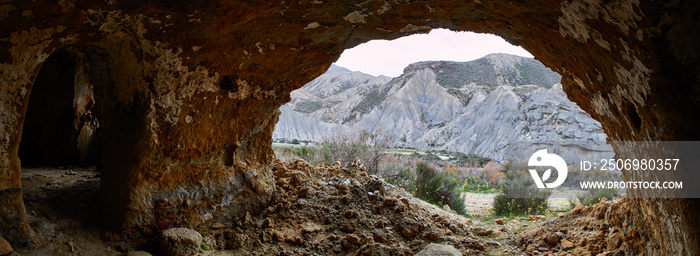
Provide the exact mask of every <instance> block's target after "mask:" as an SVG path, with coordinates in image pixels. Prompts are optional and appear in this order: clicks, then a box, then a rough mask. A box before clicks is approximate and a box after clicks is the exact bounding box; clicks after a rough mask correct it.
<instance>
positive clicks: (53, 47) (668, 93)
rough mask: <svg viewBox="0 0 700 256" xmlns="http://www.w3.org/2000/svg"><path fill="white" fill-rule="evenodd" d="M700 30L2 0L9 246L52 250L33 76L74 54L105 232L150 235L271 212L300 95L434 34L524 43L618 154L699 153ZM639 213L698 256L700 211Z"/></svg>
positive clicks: (443, 9)
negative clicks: (39, 178)
mask: <svg viewBox="0 0 700 256" xmlns="http://www.w3.org/2000/svg"><path fill="white" fill-rule="evenodd" d="M699 17H700V15H698V7H697V5H694V4H693V3H692V1H678V2H671V3H665V2H657V1H650V0H625V1H599V0H562V1H558V0H549V1H519V2H507V1H473V2H464V1H430V2H427V1H398V0H397V1H382V0H370V1H356V2H345V1H317V0H314V1H295V2H290V3H287V2H282V1H280V2H261V1H222V2H217V1H206V2H201V1H200V2H189V1H168V2H163V1H145V2H144V1H133V0H121V1H106V2H98V1H80V0H67V1H58V2H56V1H40V0H38V1H3V2H2V3H1V4H0V21H1V22H2V23H3V28H2V29H1V30H0V73H2V76H0V135H1V136H0V195H1V197H0V198H2V199H0V204H1V205H0V235H2V236H3V237H5V238H8V240H11V241H12V243H13V245H15V246H17V245H31V244H34V243H36V242H37V241H39V240H38V238H37V237H36V236H35V235H34V234H33V232H32V231H31V229H30V228H29V226H28V218H27V215H26V213H25V210H24V206H23V203H22V190H21V184H20V159H19V158H18V155H17V151H18V147H19V144H20V141H21V140H22V130H23V121H24V114H25V112H26V110H27V106H28V104H30V103H29V102H28V99H29V95H30V94H31V93H34V92H33V91H32V89H33V82H34V79H35V78H36V76H37V74H38V73H39V70H40V69H41V68H42V63H44V61H45V60H46V59H47V58H48V57H49V55H51V54H52V53H54V52H55V51H57V50H59V49H62V50H66V51H70V52H73V53H74V54H79V55H83V56H84V57H85V63H86V66H87V67H88V70H89V71H88V72H87V74H88V75H89V81H90V83H91V84H92V88H94V101H95V106H94V108H93V112H94V113H95V116H96V118H97V119H98V120H100V127H99V131H98V132H97V134H98V135H99V137H100V138H101V143H100V145H101V146H100V148H101V149H100V150H101V152H100V156H101V160H100V162H101V165H102V169H103V170H102V171H103V176H102V191H103V197H102V199H103V201H104V205H103V212H104V214H103V217H104V222H105V224H106V225H107V226H110V227H113V228H117V229H126V230H128V231H145V232H149V231H152V230H154V229H162V228H166V227H170V226H193V225H197V224H200V223H203V222H205V221H208V220H211V219H216V218H229V217H231V216H232V215H241V214H242V213H245V211H246V210H255V209H259V208H260V207H261V206H264V205H265V203H266V202H268V200H269V198H270V197H271V196H273V195H274V193H275V191H274V186H272V185H271V182H272V181H273V179H272V176H271V173H270V168H271V163H272V159H273V158H274V155H273V151H272V150H271V134H272V130H273V128H274V124H275V121H276V119H277V116H278V114H279V111H278V110H277V109H278V107H279V106H281V105H282V104H284V103H285V102H286V101H288V100H289V93H290V91H292V90H293V89H296V88H299V87H301V86H302V85H304V84H305V83H307V82H309V81H311V80H312V79H313V78H315V77H317V76H319V75H320V74H321V73H323V71H325V70H326V69H327V68H328V67H329V65H330V64H331V63H332V62H333V61H334V60H335V59H337V58H338V56H339V55H340V53H341V52H342V50H343V49H346V48H350V47H353V46H355V45H357V44H359V43H362V42H365V41H368V40H371V39H393V38H397V37H400V36H404V35H409V34H414V33H421V32H427V31H428V30H430V29H431V28H438V27H441V28H450V29H456V30H469V31H474V32H489V33H494V34H498V35H500V36H502V37H504V38H505V39H506V40H508V41H510V42H512V43H514V44H518V45H522V46H523V47H524V48H525V49H527V50H528V51H530V52H531V53H532V54H533V55H534V56H536V57H537V58H538V60H540V61H541V62H543V63H545V64H546V65H547V66H548V67H550V68H552V69H553V70H555V71H557V72H558V73H559V74H561V75H562V76H563V77H562V83H563V85H564V91H565V92H566V93H567V95H568V96H569V98H570V99H572V100H573V101H575V102H577V103H578V104H579V106H581V108H582V109H584V110H585V111H587V112H588V113H590V114H591V115H592V116H593V118H595V119H597V120H598V121H600V122H601V124H602V126H603V128H604V129H605V131H606V133H607V134H608V136H609V137H610V139H611V140H698V139H700V130H698V129H697V128H696V127H697V125H698V123H699V122H700V120H698V119H697V118H695V117H694V113H697V112H698V108H699V106H700V105H698V102H699V100H700V96H699V95H698V88H700V87H699V86H698V81H700V66H698V57H699V56H700V53H699V52H698V51H699V50H698V48H697V45H698V43H699V41H700V35H698V34H697V33H696V31H697V30H698V24H700V22H698V19H700V18H699ZM78 80H80V79H78ZM616 150H617V153H618V154H621V155H625V152H626V151H627V150H628V149H624V148H618V149H616ZM637 175H649V174H648V173H626V176H627V177H635V176H637ZM650 175H652V176H653V175H655V174H650ZM637 203H638V204H639V209H640V210H641V211H642V212H643V213H644V216H645V218H647V221H648V222H649V223H653V224H652V225H653V226H654V229H655V230H656V233H655V234H656V237H654V239H653V240H654V241H657V242H658V243H659V246H660V247H661V248H662V250H664V251H665V252H666V253H667V254H673V255H676V254H686V255H694V254H697V253H698V241H699V240H700V237H699V235H698V231H699V230H700V228H698V226H697V225H696V224H694V222H693V220H694V219H696V218H697V217H698V216H697V215H698V208H699V207H698V202H697V200H680V199H679V200H637Z"/></svg>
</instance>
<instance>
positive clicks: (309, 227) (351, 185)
mask: <svg viewBox="0 0 700 256" xmlns="http://www.w3.org/2000/svg"><path fill="white" fill-rule="evenodd" d="M274 175H275V177H276V179H277V186H278V191H279V195H278V196H277V197H276V198H275V199H274V202H273V203H272V204H271V205H270V207H268V208H267V209H265V210H263V211H262V212H260V213H257V214H256V213H246V214H245V216H244V217H243V218H240V219H235V220H231V221H230V222H227V223H210V224H209V225H207V226H200V227H195V228H196V230H197V231H198V232H199V234H201V235H202V237H203V240H202V242H201V244H200V252H199V254H200V255H251V254H252V255H414V254H416V253H419V252H420V251H421V250H424V249H426V248H427V247H428V246H429V245H430V244H443V245H451V246H453V247H454V248H456V249H457V250H458V251H459V252H461V253H462V254H463V255H539V254H561V255H582V254H586V255H589V254H598V253H604V254H605V255H622V254H624V253H625V252H642V251H644V252H652V251H653V248H652V247H651V246H650V245H646V244H645V243H644V241H646V236H645V235H644V234H645V232H641V231H638V230H636V229H633V228H632V226H635V225H634V224H635V223H629V222H626V221H624V219H623V218H622V217H623V216H624V215H625V214H629V209H630V208H629V207H628V203H629V202H627V201H626V200H624V199H615V200H612V201H606V202H603V203H601V204H598V205H595V206H592V207H585V208H584V207H577V208H575V209H574V210H572V211H571V212H570V213H569V214H564V215H561V216H559V217H546V216H529V217H515V218H500V219H499V218H495V217H486V218H483V217H482V218H473V219H470V218H467V217H464V216H460V215H457V214H456V213H454V212H453V211H451V210H449V209H447V210H446V209H442V208H439V207H436V206H434V205H431V204H428V203H425V202H424V201H422V200H419V199H416V198H413V197H412V196H411V195H410V194H409V193H407V192H406V191H404V190H402V189H399V188H396V187H394V186H392V185H390V184H388V183H385V182H384V181H383V180H382V179H380V178H379V177H376V176H372V175H368V174H366V173H365V172H364V167H363V166H361V165H359V164H357V163H355V164H351V165H347V166H342V165H341V164H340V163H337V162H336V163H334V164H327V163H326V164H322V165H319V166H313V165H310V164H308V163H306V162H304V161H302V160H298V159H297V160H294V161H292V162H282V161H277V162H275V164H274ZM22 181H23V186H24V187H23V188H24V193H25V200H26V202H27V209H28V212H29V214H30V215H31V219H32V220H33V222H32V226H33V228H34V229H35V230H36V231H37V232H38V233H39V234H40V236H41V237H43V238H44V240H45V241H43V243H42V248H40V249H21V248H18V250H17V252H19V253H20V254H21V255H124V254H129V255H137V254H136V251H138V253H142V254H141V255H148V254H151V255H163V253H162V250H160V249H159V248H158V245H157V242H156V241H157V238H150V239H145V241H144V240H143V239H142V240H139V241H134V240H128V239H124V237H128V236H119V235H115V234H110V233H105V232H104V231H101V230H100V229H99V227H98V223H99V205H100V204H99V199H100V198H99V173H98V172H96V171H95V170H94V169H81V168H63V169H46V168H42V169H24V170H23V173H22ZM636 226H638V225H636Z"/></svg>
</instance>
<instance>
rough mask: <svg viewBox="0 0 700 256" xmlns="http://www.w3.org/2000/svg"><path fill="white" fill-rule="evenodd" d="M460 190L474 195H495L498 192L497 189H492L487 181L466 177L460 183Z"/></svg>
mask: <svg viewBox="0 0 700 256" xmlns="http://www.w3.org/2000/svg"><path fill="white" fill-rule="evenodd" d="M462 190H463V191H465V192H476V193H495V192H500V190H499V189H498V187H494V186H492V185H491V183H489V182H488V181H485V180H483V179H479V178H477V177H473V176H466V177H465V178H464V181H463V182H462Z"/></svg>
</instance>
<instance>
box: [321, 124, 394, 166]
mask: <svg viewBox="0 0 700 256" xmlns="http://www.w3.org/2000/svg"><path fill="white" fill-rule="evenodd" d="M385 149H386V146H385V144H384V143H383V141H382V140H380V139H379V137H378V136H376V135H374V134H370V133H368V132H367V131H365V130H362V131H360V132H359V134H356V135H342V136H339V137H337V138H336V139H334V140H332V141H327V142H325V143H324V144H323V148H322V150H321V154H320V155H319V158H320V159H321V161H325V162H332V161H340V162H341V163H343V164H349V163H352V162H353V161H355V160H360V162H361V163H362V164H364V165H365V167H366V168H367V172H368V173H370V174H376V173H377V171H378V170H379V163H380V162H381V158H382V156H383V155H384V151H385Z"/></svg>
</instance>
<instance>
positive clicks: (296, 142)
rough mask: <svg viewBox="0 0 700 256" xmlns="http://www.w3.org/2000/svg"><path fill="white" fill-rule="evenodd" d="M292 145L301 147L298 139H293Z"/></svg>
mask: <svg viewBox="0 0 700 256" xmlns="http://www.w3.org/2000/svg"><path fill="white" fill-rule="evenodd" d="M291 143H292V144H295V145H299V140H298V139H293V140H292V142H291Z"/></svg>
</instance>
